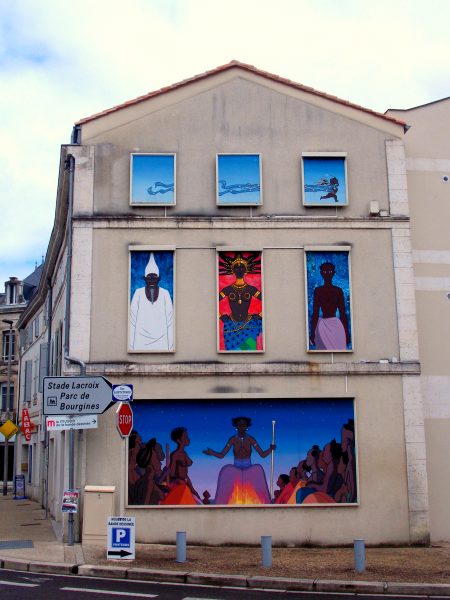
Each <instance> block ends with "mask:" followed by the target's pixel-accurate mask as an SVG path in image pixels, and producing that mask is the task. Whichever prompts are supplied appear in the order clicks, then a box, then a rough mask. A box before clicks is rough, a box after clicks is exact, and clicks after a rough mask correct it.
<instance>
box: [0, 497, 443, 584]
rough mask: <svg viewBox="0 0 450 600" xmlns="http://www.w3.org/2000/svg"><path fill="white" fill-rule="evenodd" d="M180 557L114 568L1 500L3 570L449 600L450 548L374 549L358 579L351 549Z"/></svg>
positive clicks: (226, 551) (33, 506) (200, 552)
mask: <svg viewBox="0 0 450 600" xmlns="http://www.w3.org/2000/svg"><path fill="white" fill-rule="evenodd" d="M17 546H19V547H17ZM175 554H176V552H175V546H172V545H161V544H136V560H133V561H129V560H116V561H111V560H107V559H106V549H105V548H104V547H101V546H84V547H83V548H82V547H81V545H80V544H75V545H74V546H67V545H65V544H63V543H62V542H60V541H57V539H56V536H55V533H54V530H53V527H52V522H51V520H50V519H45V511H43V510H42V508H41V507H40V505H39V504H37V503H36V502H33V501H31V500H13V499H12V495H8V496H6V497H5V496H0V567H3V568H20V569H24V570H30V571H44V572H59V573H61V572H64V573H78V574H80V575H92V576H102V577H125V578H126V577H128V578H129V579H147V580H153V581H178V582H180V583H182V582H185V583H186V582H187V583H210V584H213V585H215V584H217V585H223V584H224V583H226V585H239V586H242V585H244V586H249V587H267V588H272V589H306V590H315V591H354V592H356V591H360V592H361V591H362V592H365V593H367V592H370V593H377V592H379V593H383V592H384V593H386V592H389V593H392V594H394V593H395V594H421V595H440V596H450V545H449V544H441V545H439V546H434V547H427V548H422V547H406V548H405V547H403V548H367V550H366V571H365V572H364V573H355V571H354V562H353V561H354V559H353V549H352V548H273V566H272V567H270V568H263V567H261V566H260V565H261V549H260V548H258V547H242V546H238V547H229V546H225V547H205V546H189V539H188V549H187V562H186V563H182V564H180V563H176V562H175ZM355 579H356V580H358V581H355ZM424 584H426V585H424Z"/></svg>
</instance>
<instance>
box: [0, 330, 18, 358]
mask: <svg viewBox="0 0 450 600" xmlns="http://www.w3.org/2000/svg"><path fill="white" fill-rule="evenodd" d="M10 334H11V360H14V356H15V354H16V332H15V331H13V330H8V331H4V332H3V346H2V358H3V360H5V361H7V360H9V350H10V348H9V336H10Z"/></svg>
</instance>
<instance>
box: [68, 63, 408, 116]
mask: <svg viewBox="0 0 450 600" xmlns="http://www.w3.org/2000/svg"><path fill="white" fill-rule="evenodd" d="M234 68H239V69H242V70H244V71H247V72H249V73H253V74H255V75H259V76H260V77H264V78H265V79H269V80H271V81H275V82H277V83H282V84H284V85H287V86H289V87H291V88H294V89H297V90H300V91H302V92H306V93H309V94H312V95H314V96H318V97H320V98H325V99H327V100H331V101H332V102H336V103H338V104H341V105H344V106H348V107H349V108H353V109H356V110H360V111H362V112H364V113H368V114H370V115H372V116H375V117H379V118H380V119H383V120H385V121H390V122H391V123H396V124H398V125H402V126H404V125H405V123H404V121H400V120H398V119H396V118H394V117H390V116H389V115H385V114H383V113H379V112H376V111H374V110H371V109H370V108H364V107H363V106H359V105H358V104H353V103H352V102H349V101H348V100H342V99H341V98H338V97H337V96H332V95H330V94H326V93H325V92H320V91H318V90H315V89H314V88H312V87H308V86H306V85H303V84H301V83H296V82H295V81H291V80H290V79H286V78H284V77H280V76H279V75H273V74H272V73H268V72H267V71H261V70H260V69H257V68H256V67H254V66H253V65H247V64H245V63H241V62H239V61H237V60H232V61H231V62H229V63H227V64H226V65H222V66H220V67H217V68H216V69H212V70H211V71H206V72H205V73H201V74H200V75H195V76H194V77H190V78H189V79H184V80H183V81H179V82H178V83H174V84H173V85H169V86H167V87H163V88H161V89H159V90H155V91H153V92H149V93H148V94H145V95H144V96H138V97H137V98H134V99H133V100H128V101H127V102H123V103H122V104H118V105H117V106H113V107H112V108H108V109H106V110H104V111H102V112H99V113H96V114H94V115H91V116H90V117H85V118H84V119H80V120H79V121H77V122H76V123H75V125H83V124H84V123H88V122H89V121H94V120H95V119H99V118H101V117H104V116H105V115H109V114H111V113H114V112H116V111H119V110H121V109H123V108H128V107H130V106H133V105H135V104H139V103H140V102H145V101H146V100H149V99H150V98H155V97H156V96H161V95H162V94H167V93H168V92H171V91H173V90H177V89H179V88H181V87H184V86H187V85H190V84H191V83H194V82H196V81H201V80H203V79H206V78H207V77H212V76H214V75H217V74H218V73H222V72H224V71H228V70H229V69H234Z"/></svg>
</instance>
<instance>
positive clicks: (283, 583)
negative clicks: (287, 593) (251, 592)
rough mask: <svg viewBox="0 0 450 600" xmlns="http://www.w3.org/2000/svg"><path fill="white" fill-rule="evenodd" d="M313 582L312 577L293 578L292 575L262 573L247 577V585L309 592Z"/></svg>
mask: <svg viewBox="0 0 450 600" xmlns="http://www.w3.org/2000/svg"><path fill="white" fill-rule="evenodd" d="M313 583H314V581H313V580H312V579H295V578H293V577H263V576H262V575H254V576H252V577H248V578H247V584H248V587H251V588H267V589H272V590H296V591H305V592H311V591H312V590H313V589H314V588H313Z"/></svg>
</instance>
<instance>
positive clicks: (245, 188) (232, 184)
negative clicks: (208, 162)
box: [216, 154, 262, 206]
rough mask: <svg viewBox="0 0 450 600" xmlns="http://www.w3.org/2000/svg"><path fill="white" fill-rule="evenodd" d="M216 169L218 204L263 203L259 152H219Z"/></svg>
mask: <svg viewBox="0 0 450 600" xmlns="http://www.w3.org/2000/svg"><path fill="white" fill-rule="evenodd" d="M216 170H217V172H216V181H217V198H216V200H217V204H218V205H231V204H234V205H241V206H242V205H258V204H262V193H261V157H260V155H259V154H218V155H217V165H216Z"/></svg>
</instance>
